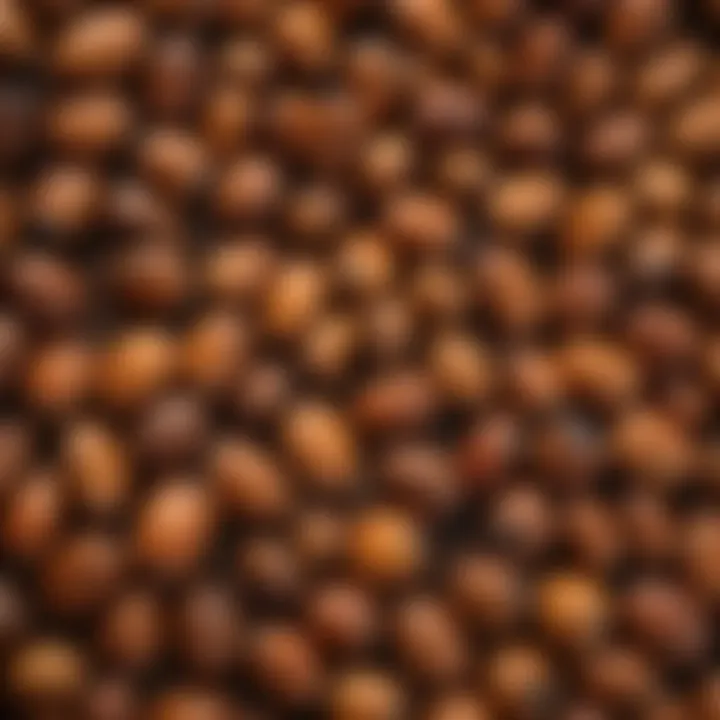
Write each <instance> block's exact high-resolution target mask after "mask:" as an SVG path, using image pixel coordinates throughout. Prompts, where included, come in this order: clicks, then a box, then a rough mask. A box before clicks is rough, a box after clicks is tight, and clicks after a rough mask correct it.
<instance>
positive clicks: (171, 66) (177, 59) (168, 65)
mask: <svg viewBox="0 0 720 720" xmlns="http://www.w3.org/2000/svg"><path fill="white" fill-rule="evenodd" d="M144 68H145V72H144V75H143V80H144V83H143V100H144V102H145V105H146V106H147V110H148V112H149V114H150V116H151V118H153V119H155V120H158V121H161V122H174V121H182V120H184V119H186V118H187V116H188V115H189V114H190V112H191V111H192V110H193V108H194V107H195V104H196V102H197V99H198V95H199V91H200V88H201V86H202V82H203V80H204V71H205V68H204V66H203V56H202V55H201V52H200V47H199V44H198V43H197V39H196V38H195V37H194V36H188V35H184V34H177V33H171V34H169V35H167V36H165V37H156V38H155V39H154V41H153V43H152V44H151V45H150V46H149V47H148V53H147V54H146V58H145V63H144Z"/></svg>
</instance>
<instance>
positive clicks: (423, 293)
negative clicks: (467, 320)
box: [408, 262, 469, 337]
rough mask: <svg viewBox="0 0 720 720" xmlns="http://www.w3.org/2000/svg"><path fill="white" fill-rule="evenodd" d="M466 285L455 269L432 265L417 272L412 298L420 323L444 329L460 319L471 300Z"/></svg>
mask: <svg viewBox="0 0 720 720" xmlns="http://www.w3.org/2000/svg"><path fill="white" fill-rule="evenodd" d="M464 281H465V278H464V277H463V276H462V274H460V273H458V272H457V270H456V269H455V268H454V267H452V265H444V264H439V263H434V262H431V263H424V264H423V265H422V266H421V267H419V268H417V269H416V270H415V272H414V273H413V282H412V288H411V289H410V291H409V294H410V298H411V303H410V304H411V307H412V309H413V310H414V313H415V314H416V316H418V319H419V320H420V321H421V322H422V321H425V320H427V321H429V322H432V323H438V324H440V325H441V324H443V323H450V322H453V321H456V320H457V319H458V318H461V317H462V314H463V312H464V311H465V309H466V308H467V305H468V300H469V298H468V292H467V287H466V286H465V282H464ZM408 324H409V325H410V324H412V319H411V320H410V322H409V323H408ZM448 335H449V336H450V337H453V335H452V334H451V333H448Z"/></svg>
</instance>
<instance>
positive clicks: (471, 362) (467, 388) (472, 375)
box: [429, 333, 492, 404]
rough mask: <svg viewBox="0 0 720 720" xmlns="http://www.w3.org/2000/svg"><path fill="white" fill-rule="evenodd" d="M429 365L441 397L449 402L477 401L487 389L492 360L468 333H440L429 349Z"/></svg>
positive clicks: (484, 397)
mask: <svg viewBox="0 0 720 720" xmlns="http://www.w3.org/2000/svg"><path fill="white" fill-rule="evenodd" d="M429 364H430V370H431V372H432V374H433V378H434V380H435V382H436V384H437V387H438V391H439V393H440V395H441V397H442V398H443V399H446V400H448V401H449V403H450V404H455V403H459V404H470V403H473V404H477V403H478V402H482V401H483V400H484V399H486V397H487V395H488V393H489V392H490V388H491V382H492V366H491V361H490V359H489V358H488V357H487V354H486V352H485V349H484V348H483V347H482V346H480V345H479V344H478V343H477V342H476V341H475V340H473V339H472V338H471V337H469V336H467V337H466V336H463V335H460V334H457V335H454V334H450V333H448V334H446V335H439V336H438V337H437V338H436V339H435V341H434V342H433V345H432V347H431V349H430V357H429Z"/></svg>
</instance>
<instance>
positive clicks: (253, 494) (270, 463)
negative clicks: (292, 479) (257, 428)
mask: <svg viewBox="0 0 720 720" xmlns="http://www.w3.org/2000/svg"><path fill="white" fill-rule="evenodd" d="M210 472H211V474H212V477H213V482H214V483H215V487H216V489H217V492H218V495H219V497H220V499H221V501H222V506H221V509H226V510H227V511H229V512H230V513H231V514H233V515H237V516H238V517H241V518H245V519H247V520H251V521H256V522H263V521H266V520H271V519H273V518H277V517H278V516H282V515H283V514H284V513H285V512H286V511H287V509H288V504H289V501H290V497H289V490H288V488H287V487H286V484H285V478H284V476H283V475H282V473H281V471H280V469H279V468H278V467H277V466H276V464H275V461H274V460H273V458H272V457H271V456H270V455H268V454H267V453H266V451H265V449H264V448H262V447H261V446H259V445H256V444H254V443H251V442H249V441H247V440H243V439H239V438H238V439H235V438H227V439H221V440H220V441H219V442H218V443H217V444H216V445H215V446H214V447H213V448H212V451H211V459H210Z"/></svg>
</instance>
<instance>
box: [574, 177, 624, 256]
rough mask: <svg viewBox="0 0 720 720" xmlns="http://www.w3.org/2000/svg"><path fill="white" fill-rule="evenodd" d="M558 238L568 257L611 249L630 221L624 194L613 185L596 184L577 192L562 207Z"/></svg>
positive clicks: (601, 252)
mask: <svg viewBox="0 0 720 720" xmlns="http://www.w3.org/2000/svg"><path fill="white" fill-rule="evenodd" d="M566 207H567V210H566V217H565V221H564V223H563V228H562V233H561V241H562V248H563V250H564V251H565V252H566V253H567V254H568V255H570V256H571V257H588V256H590V257H592V256H594V255H598V254H603V253H606V252H607V251H608V250H611V249H612V248H613V247H614V246H615V245H616V244H617V243H618V241H619V240H620V239H621V236H622V234H623V232H624V231H625V230H626V229H627V226H628V223H629V221H630V214H631V208H630V204H629V201H628V197H627V193H626V192H624V191H623V189H621V188H618V187H613V186H602V185H600V186H597V187H594V188H590V189H588V190H585V191H583V192H581V193H580V194H578V196H577V197H575V198H573V199H572V200H570V202H569V203H568V205H567V206H566Z"/></svg>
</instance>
